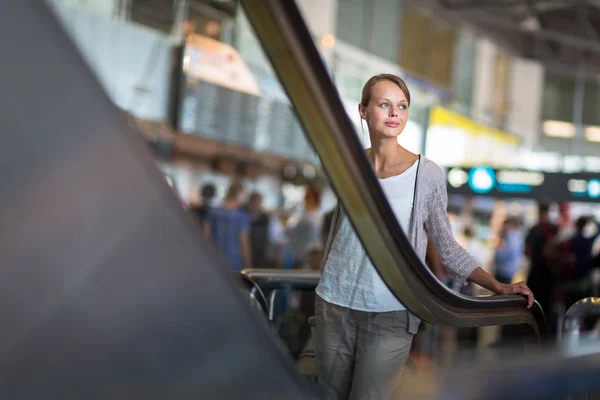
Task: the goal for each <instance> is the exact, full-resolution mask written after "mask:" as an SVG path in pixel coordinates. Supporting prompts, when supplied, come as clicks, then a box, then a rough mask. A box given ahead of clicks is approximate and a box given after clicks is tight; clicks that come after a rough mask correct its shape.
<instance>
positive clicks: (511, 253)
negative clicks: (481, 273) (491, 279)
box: [494, 218, 523, 284]
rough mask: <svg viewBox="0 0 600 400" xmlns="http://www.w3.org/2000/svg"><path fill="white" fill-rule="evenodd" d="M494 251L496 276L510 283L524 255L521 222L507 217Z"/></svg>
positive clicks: (499, 280)
mask: <svg viewBox="0 0 600 400" xmlns="http://www.w3.org/2000/svg"><path fill="white" fill-rule="evenodd" d="M498 239H499V240H498V244H497V245H496V252H495V253H494V276H495V278H496V280H497V281H498V282H501V283H506V284H509V283H511V282H512V280H513V277H514V276H515V274H516V273H517V270H518V269H519V265H520V264H521V259H522V257H523V238H522V237H521V232H520V231H519V222H518V221H517V220H516V219H515V218H507V219H506V220H505V221H504V223H503V224H502V229H501V230H500V237H499V238H498Z"/></svg>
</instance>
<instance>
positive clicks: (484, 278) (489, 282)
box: [468, 267, 533, 308]
mask: <svg viewBox="0 0 600 400" xmlns="http://www.w3.org/2000/svg"><path fill="white" fill-rule="evenodd" d="M468 279H469V280H470V281H471V282H473V283H476V284H477V285H479V286H481V287H484V288H486V289H488V290H491V291H492V292H494V293H496V294H522V295H523V296H527V307H528V308H529V307H531V306H532V305H533V293H531V289H529V288H528V287H527V285H526V284H525V282H519V283H513V284H512V285H507V284H504V283H500V282H498V281H497V280H496V279H494V277H493V276H491V275H490V274H488V273H487V272H485V271H484V270H483V269H481V268H480V267H478V268H475V269H474V270H473V272H471V275H469V278H468Z"/></svg>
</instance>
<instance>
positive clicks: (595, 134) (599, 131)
mask: <svg viewBox="0 0 600 400" xmlns="http://www.w3.org/2000/svg"><path fill="white" fill-rule="evenodd" d="M585 138H586V139H587V140H589V141H590V142H600V126H587V127H586V128H585Z"/></svg>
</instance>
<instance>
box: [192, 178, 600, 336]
mask: <svg viewBox="0 0 600 400" xmlns="http://www.w3.org/2000/svg"><path fill="white" fill-rule="evenodd" d="M200 194H201V199H202V201H201V203H200V204H198V205H195V206H191V207H190V208H189V210H190V212H191V213H192V214H193V215H194V217H195V218H197V219H198V221H199V222H200V223H201V224H202V226H203V229H204V232H205V234H206V236H207V237H208V238H210V239H211V241H212V242H213V243H214V244H215V245H216V247H217V248H218V249H219V250H220V252H221V253H222V255H223V256H224V257H225V258H226V259H227V261H228V262H229V265H230V266H231V268H232V270H234V271H238V272H239V271H241V270H242V269H245V268H283V269H310V270H320V268H321V266H322V259H323V251H324V247H325V242H326V239H327V236H328V233H329V228H330V225H331V215H332V214H333V212H330V213H327V214H324V213H323V212H322V211H321V208H320V192H319V190H318V189H315V188H313V187H307V188H306V191H305V195H304V201H303V204H302V205H301V206H300V207H296V209H293V210H289V209H288V210H284V209H282V210H275V211H273V212H267V211H265V210H264V208H263V196H262V195H261V194H260V193H258V192H253V193H249V194H248V193H247V192H246V191H245V189H244V186H243V184H242V183H241V182H238V181H235V182H233V183H231V184H230V186H229V188H228V190H227V193H226V195H225V197H224V199H223V200H222V201H221V202H216V201H215V197H216V189H215V186H214V185H212V184H207V185H204V186H203V187H202V188H201V193H200ZM550 206H551V205H550V204H547V203H543V204H539V206H538V221H537V223H536V224H535V225H533V226H532V227H531V228H530V229H528V230H527V231H525V229H524V227H523V226H522V222H521V220H520V219H519V218H517V217H507V218H506V219H505V220H504V221H503V223H502V227H501V229H500V231H499V233H498V235H497V236H498V237H497V240H496V243H495V245H494V247H493V254H492V255H491V257H490V254H489V249H486V248H485V246H484V245H483V243H482V242H481V241H479V240H477V238H475V235H474V232H473V229H472V228H471V227H469V226H467V227H465V228H464V231H463V235H462V236H463V237H462V240H461V244H462V245H463V247H465V248H466V249H467V250H468V251H469V253H470V254H472V255H473V257H475V258H476V259H478V260H479V261H480V262H481V265H482V266H485V265H490V264H491V272H492V273H493V274H494V276H495V278H496V279H497V280H498V281H500V282H502V283H511V282H513V281H514V280H515V277H516V276H518V275H519V274H522V275H523V276H526V280H527V284H528V285H529V287H530V288H531V290H532V291H533V293H534V295H535V298H536V300H537V301H538V302H539V303H540V305H541V306H542V308H543V310H544V313H545V315H546V318H547V319H548V322H549V328H550V330H551V332H556V330H557V328H558V325H559V324H560V319H561V316H562V315H564V313H565V311H566V310H567V309H568V308H569V307H570V306H572V305H573V304H574V303H575V302H577V301H578V300H580V299H582V298H585V297H589V296H592V295H597V293H595V291H597V290H596V289H595V288H597V286H598V285H597V284H595V279H594V274H593V271H600V254H599V253H600V228H599V225H598V222H597V221H596V220H595V219H594V218H593V217H592V216H588V215H583V216H579V217H578V218H577V219H576V220H572V219H571V217H570V214H569V206H568V205H567V204H559V205H558V209H559V218H558V219H556V220H554V221H553V220H551V218H550ZM429 250H430V249H428V256H427V259H428V264H429V265H430V267H431V268H432V270H433V271H434V273H435V274H436V275H437V276H438V278H440V279H442V280H445V276H444V275H445V274H444V267H443V266H441V265H439V260H438V259H437V257H436V256H435V249H433V248H431V251H429ZM490 258H491V259H490ZM524 264H528V265H527V268H526V271H525V272H524V273H523V271H522V270H521V267H522V266H523V265H524ZM446 283H447V284H448V285H449V286H450V287H452V288H453V289H454V290H456V291H459V292H461V293H463V294H475V293H474V292H473V285H467V286H461V287H458V286H456V285H454V284H453V282H448V281H446ZM304 297H306V296H300V295H291V296H288V300H287V303H286V305H285V306H284V308H291V309H295V310H299V309H303V308H307V307H305V306H306V305H303V304H302V302H306V300H300V299H301V298H304ZM311 307H312V304H311V305H309V306H308V308H311ZM304 314H307V315H304ZM304 314H303V315H302V316H301V318H304V317H306V316H308V315H310V311H309V310H308V309H307V310H306V311H305V313H304Z"/></svg>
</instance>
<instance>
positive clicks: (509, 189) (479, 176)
mask: <svg viewBox="0 0 600 400" xmlns="http://www.w3.org/2000/svg"><path fill="white" fill-rule="evenodd" d="M446 180H447V187H448V193H450V194H463V195H477V196H490V197H494V198H524V199H533V200H546V201H548V200H551V201H565V202H600V174H593V173H574V174H565V173H556V172H542V171H525V170H515V169H493V168H490V167H486V166H479V167H473V168H461V167H450V168H448V169H447V173H446Z"/></svg>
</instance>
